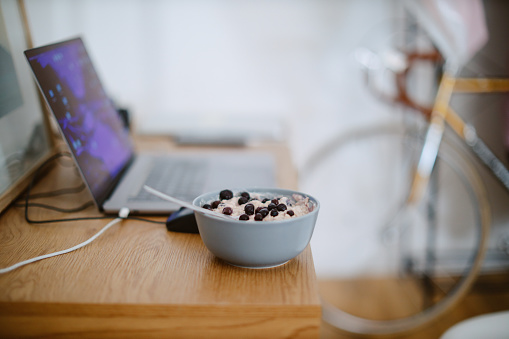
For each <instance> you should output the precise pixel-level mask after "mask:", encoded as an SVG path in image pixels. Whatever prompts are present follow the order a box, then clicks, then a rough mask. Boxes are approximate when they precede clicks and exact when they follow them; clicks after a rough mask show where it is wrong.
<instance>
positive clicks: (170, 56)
mask: <svg viewBox="0 0 509 339" xmlns="http://www.w3.org/2000/svg"><path fill="white" fill-rule="evenodd" d="M26 3H27V8H28V16H29V20H30V23H31V27H32V35H33V38H34V42H35V44H36V45H42V44H46V43H50V42H54V41H58V40H61V39H65V38H68V37H72V36H76V35H82V36H83V37H84V39H85V43H86V44H87V46H88V48H89V50H90V53H91V55H92V58H93V60H94V62H95V63H96V65H97V68H98V71H99V73H100V76H101V78H102V80H103V82H104V84H105V86H106V87H107V89H108V91H109V92H110V94H111V95H112V97H113V98H114V100H116V101H117V103H118V104H119V105H122V106H127V107H128V108H130V109H131V111H132V113H133V114H134V119H135V121H136V124H137V126H138V127H139V128H140V129H141V130H143V129H144V127H145V126H148V127H147V129H150V128H151V127H153V126H154V125H157V126H158V127H161V126H164V125H168V126H170V125H172V124H176V123H177V122H178V121H179V119H180V120H183V119H184V117H189V116H190V117H191V118H192V119H193V120H195V121H196V120H197V119H195V118H197V117H198V118H203V117H208V118H210V117H214V119H215V120H221V121H228V120H229V119H231V120H232V119H236V118H238V117H245V118H250V119H251V121H252V120H253V116H256V117H258V116H259V117H260V119H264V120H266V121H267V124H271V123H277V122H278V120H279V119H282V121H283V125H285V126H290V130H289V134H288V135H286V136H288V137H289V138H291V140H293V142H295V148H296V149H299V150H300V149H302V148H306V149H307V147H308V146H310V145H311V147H312V145H313V144H314V143H315V142H317V143H318V142H319V141H320V139H321V138H325V137H326V136H327V134H328V133H334V132H335V131H336V129H337V128H345V127H347V126H348V124H349V122H350V121H355V120H358V119H361V120H365V119H366V114H365V113H366V112H368V111H369V112H370V114H371V115H369V114H368V117H370V116H375V117H376V116H377V111H380V110H386V109H387V108H386V107H383V106H380V105H379V103H377V102H376V101H374V100H369V98H368V100H366V98H365V96H364V94H365V93H364V89H363V87H362V86H363V85H362V83H361V78H360V76H359V74H358V68H357V65H356V64H355V62H354V61H353V60H352V58H351V52H352V51H353V50H354V49H355V48H356V47H357V46H359V45H361V44H363V43H365V42H369V39H370V34H372V33H377V34H378V36H381V34H380V32H379V29H380V28H387V25H388V17H389V16H391V13H390V11H389V10H390V8H391V7H390V4H391V1H375V2H374V1H366V0H364V1H335V0H302V1H290V0H279V1H269V0H261V1H259V0H257V1H254V0H253V1H233V0H210V1H202V0H190V1H180V0H173V1H162V0H159V1H158V0H152V1H141V0H79V1H66V0H27V1H26ZM302 129H304V131H303V130H302ZM310 130H313V131H315V133H311V134H310ZM287 132H288V131H287ZM303 137H305V141H306V142H301V141H302V140H303ZM296 153H297V154H296V158H302V157H304V155H303V154H305V153H306V150H302V151H296Z"/></svg>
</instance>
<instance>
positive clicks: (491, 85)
mask: <svg viewBox="0 0 509 339" xmlns="http://www.w3.org/2000/svg"><path fill="white" fill-rule="evenodd" d="M497 92H509V79H501V78H457V77H454V76H451V75H450V74H449V73H444V75H443V76H442V79H441V81H440V85H439V88H438V93H437V96H436V100H435V103H434V106H433V110H432V112H431V117H430V125H429V127H428V130H427V133H426V138H425V141H424V146H423V149H422V152H421V155H420V158H419V162H418V166H417V169H416V172H415V175H414V178H413V183H412V186H411V190H410V194H409V198H408V201H407V202H408V203H409V204H414V203H416V202H417V201H418V200H419V199H420V198H421V196H422V194H423V192H424V189H425V188H426V186H427V183H428V180H429V177H430V175H431V171H432V169H433V167H434V164H435V161H436V159H437V156H438V149H439V147H440V142H441V141H442V137H443V134H444V132H445V126H446V125H449V126H450V127H451V129H452V130H453V131H454V132H455V133H456V134H457V135H458V136H459V137H460V138H461V139H462V140H463V141H464V142H465V143H466V144H467V145H468V146H469V147H470V149H471V150H472V151H473V152H474V154H475V155H476V156H477V157H478V158H479V159H480V160H481V161H482V162H483V163H484V164H485V165H486V166H487V167H488V168H489V169H490V170H491V172H492V173H493V174H494V175H495V176H496V177H497V178H498V179H499V181H500V182H501V183H502V184H503V185H504V186H505V188H506V189H507V190H508V191H509V171H508V170H507V168H506V167H505V166H504V164H503V163H502V162H501V161H500V160H499V159H498V158H497V157H496V156H495V155H494V154H493V152H492V151H491V150H490V148H489V147H488V146H487V145H486V144H485V143H484V142H483V141H482V140H481V139H480V138H479V137H478V136H477V133H476V132H475V128H474V127H473V126H472V125H470V124H468V123H466V122H465V121H464V120H463V119H462V118H461V117H460V115H459V114H458V113H457V112H456V111H455V110H454V109H453V108H452V107H450V105H449V102H450V100H451V97H452V95H453V94H454V93H497Z"/></svg>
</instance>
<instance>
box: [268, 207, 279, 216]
mask: <svg viewBox="0 0 509 339" xmlns="http://www.w3.org/2000/svg"><path fill="white" fill-rule="evenodd" d="M278 214H279V212H278V211H277V209H276V208H274V209H272V210H271V211H270V215H271V216H273V217H277V215H278Z"/></svg>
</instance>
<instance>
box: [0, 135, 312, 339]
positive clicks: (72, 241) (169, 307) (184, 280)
mask: <svg viewBox="0 0 509 339" xmlns="http://www.w3.org/2000/svg"><path fill="white" fill-rule="evenodd" d="M140 145H141V146H140ZM138 147H142V148H143V149H150V150H155V151H168V150H175V151H177V150H178V151H181V149H180V148H176V147H175V146H174V145H173V144H172V143H171V142H169V141H168V140H166V139H164V138H145V139H140V140H138ZM263 149H270V151H271V152H275V154H277V157H276V159H277V162H278V183H279V186H281V187H284V188H295V186H296V173H295V171H294V170H293V165H292V163H291V158H290V157H289V154H288V152H287V150H286V149H285V148H284V147H283V148H282V147H280V148H278V147H276V146H275V145H271V146H270V147H269V148H263ZM195 150H196V151H197V150H200V151H203V149H202V148H201V149H199V148H193V147H189V148H186V149H185V150H184V151H188V152H194V151H195ZM257 150H259V149H257ZM210 151H217V150H216V149H214V150H212V149H211V150H210ZM221 151H222V150H221ZM230 151H238V152H244V151H246V149H243V148H239V149H232V150H230ZM80 183H81V180H80V179H79V177H78V176H77V174H76V171H75V169H74V168H73V167H72V166H71V165H70V162H69V161H65V160H60V161H58V162H57V163H56V164H55V166H54V168H53V169H52V170H51V171H50V173H49V174H48V175H47V176H45V177H44V180H41V181H40V182H39V183H38V184H37V186H36V187H35V190H34V192H47V191H52V190H56V189H59V188H63V187H75V186H77V185H79V184H80ZM89 200H90V196H89V194H88V192H87V191H86V190H83V191H81V192H80V193H78V194H72V195H64V196H59V197H54V198H45V199H38V202H44V203H47V204H50V205H57V206H60V207H68V208H69V207H75V206H78V205H80V204H82V203H84V202H86V201H89ZM24 212H25V208H24V207H22V206H20V207H18V206H16V205H14V206H11V207H10V208H9V209H7V210H6V211H5V213H3V214H2V215H1V216H0V267H7V266H10V265H12V264H14V263H16V262H19V261H22V260H25V259H28V258H31V257H34V256H38V255H42V254H46V253H50V252H54V251H58V250H62V249H66V248H69V247H72V246H74V245H76V244H78V243H80V242H82V241H85V240H86V239H88V238H89V237H91V236H92V235H93V234H95V233H96V232H98V231H99V230H100V229H101V228H102V227H103V226H104V225H105V224H106V223H107V222H108V221H109V220H111V219H109V220H87V221H72V222H58V223H57V222H55V223H49V224H28V223H26V222H25V219H24ZM96 215H97V216H100V214H99V213H98V212H97V210H96V209H95V207H91V208H88V209H87V210H85V211H82V212H80V213H76V214H72V215H71V216H72V217H79V216H96ZM69 217H70V215H69V214H63V213H59V212H53V211H48V210H44V209H41V208H36V207H32V208H30V218H32V219H36V220H41V219H55V218H69ZM151 219H152V220H156V221H164V220H165V218H164V217H151ZM320 316H321V312H320V302H319V297H318V290H317V283H316V278H315V272H314V266H313V259H312V255H311V250H310V248H309V247H308V248H307V249H306V250H305V251H304V252H303V253H301V254H300V255H299V256H298V257H297V258H295V259H293V260H291V261H290V262H288V263H287V264H285V265H283V266H280V267H277V268H272V269H264V270H250V269H243V268H238V267H234V266H231V265H228V264H226V263H224V262H222V261H221V260H219V259H217V258H216V257H214V256H213V255H212V254H211V253H210V252H209V251H208V250H207V249H206V247H205V246H204V245H203V242H202V241H201V238H200V236H199V235H197V234H183V233H173V232H168V231H167V230H166V228H165V226H164V224H154V223H147V222H143V221H138V220H124V221H122V222H120V223H118V224H116V225H114V226H113V227H112V228H110V229H109V230H108V231H106V232H105V233H104V234H103V235H101V236H100V237H99V238H97V239H96V240H95V241H94V242H92V243H91V244H89V245H87V246H86V247H83V248H81V249H78V250H77V251H75V252H71V253H68V254H64V255H61V256H58V257H54V258H49V259H45V260H42V261H39V262H36V263H33V264H30V265H28V266H24V267H22V268H19V269H17V270H14V271H12V272H9V273H6V274H3V275H0V337H1V338H7V337H37V338H41V337H59V338H61V337H73V338H76V337H78V338H80V337H81V338H91V337H96V338H131V337H136V338H148V337H157V338H164V337H170V338H255V337H262V338H316V337H318V336H319V327H320Z"/></svg>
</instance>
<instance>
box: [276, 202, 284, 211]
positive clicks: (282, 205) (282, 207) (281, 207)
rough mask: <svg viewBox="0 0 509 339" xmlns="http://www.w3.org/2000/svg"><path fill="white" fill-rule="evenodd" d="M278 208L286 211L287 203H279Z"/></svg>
mask: <svg viewBox="0 0 509 339" xmlns="http://www.w3.org/2000/svg"><path fill="white" fill-rule="evenodd" d="M277 210H278V211H281V212H283V211H286V205H285V204H279V205H277Z"/></svg>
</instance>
